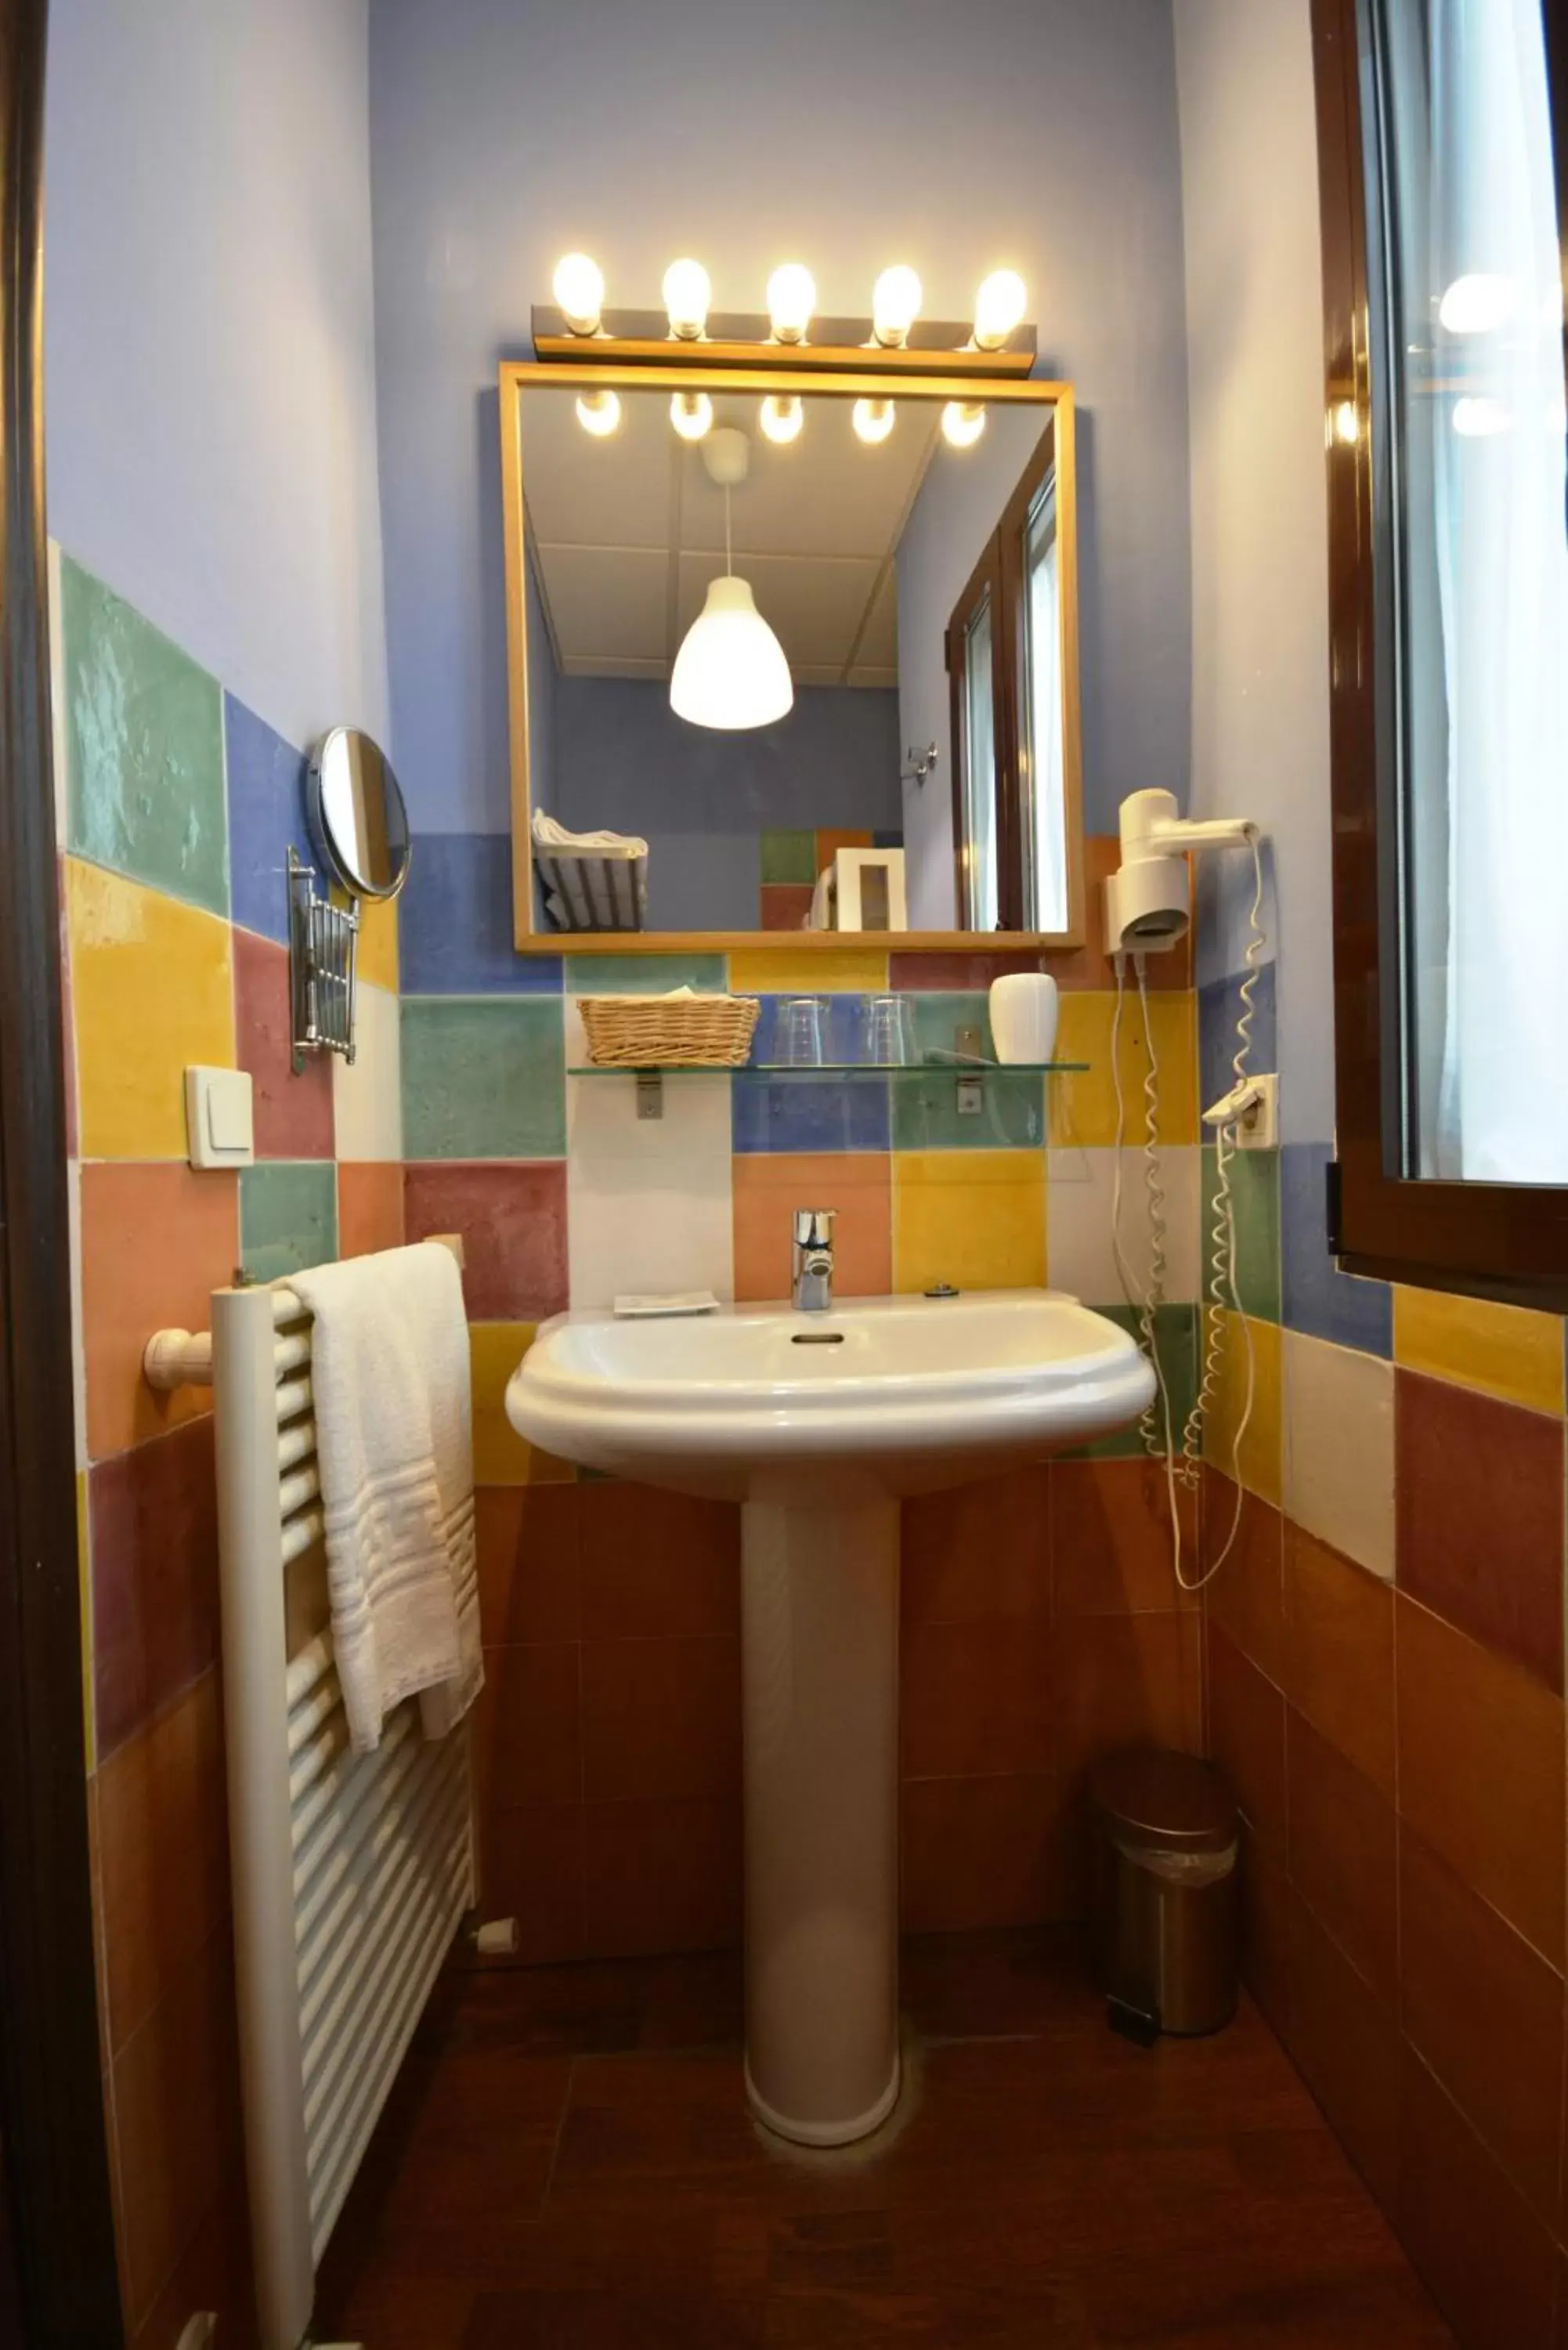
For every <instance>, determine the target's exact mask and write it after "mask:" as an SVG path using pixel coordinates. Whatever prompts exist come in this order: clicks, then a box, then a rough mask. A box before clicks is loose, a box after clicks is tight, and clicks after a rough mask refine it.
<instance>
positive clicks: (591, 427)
mask: <svg viewBox="0 0 1568 2350" xmlns="http://www.w3.org/2000/svg"><path fill="white" fill-rule="evenodd" d="M577 422H578V423H579V424H580V425H581V426H582V428H583V431H584V432H591V433H592V434H593V436H594V439H595V440H596V441H606V440H607V439H608V438H609V435H610V434H611V433H612V432H614V431H615V429H616V426H617V425H618V423H619V422H620V401H619V400H618V398H617V397H616V395H615V393H614V392H613V391H585V392H580V393H579V394H578V396H577Z"/></svg>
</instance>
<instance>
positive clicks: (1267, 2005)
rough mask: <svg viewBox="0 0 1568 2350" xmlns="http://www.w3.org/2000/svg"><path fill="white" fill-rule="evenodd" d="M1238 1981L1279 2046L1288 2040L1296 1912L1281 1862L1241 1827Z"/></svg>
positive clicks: (1287, 2042) (1246, 1828) (1295, 1900)
mask: <svg viewBox="0 0 1568 2350" xmlns="http://www.w3.org/2000/svg"><path fill="white" fill-rule="evenodd" d="M1240 1873H1241V1980H1242V1981H1243V1982H1244V1983H1245V1984H1246V1986H1247V1989H1248V1990H1249V1991H1251V1995H1252V1997H1253V1999H1254V2000H1256V2002H1257V2003H1258V2005H1259V2007H1261V2008H1262V2012H1263V2013H1264V2014H1265V2015H1266V2016H1267V2017H1268V2019H1269V2022H1271V2023H1272V2025H1273V2027H1274V2030H1275V2032H1276V2033H1278V2034H1279V2037H1280V2038H1281V2040H1282V2041H1283V2042H1285V2043H1286V2044H1287V2045H1288V2044H1289V2042H1290V2036H1291V1968H1292V1939H1293V1934H1294V1931H1295V1912H1296V1910H1297V1908H1299V1906H1300V1905H1299V1903H1298V1902H1297V1899H1296V1897H1295V1895H1294V1893H1293V1891H1292V1889H1291V1881H1290V1878H1289V1877H1287V1876H1286V1874H1285V1870H1284V1866H1283V1864H1282V1862H1281V1861H1277V1860H1274V1859H1273V1858H1272V1857H1271V1856H1270V1854H1269V1853H1268V1852H1267V1851H1266V1849H1265V1848H1264V1847H1263V1846H1262V1845H1261V1844H1259V1842H1258V1840H1257V1838H1256V1837H1255V1836H1254V1835H1252V1834H1251V1831H1250V1829H1249V1828H1248V1826H1247V1825H1246V1822H1245V1821H1243V1822H1242V1824H1241V1872H1240Z"/></svg>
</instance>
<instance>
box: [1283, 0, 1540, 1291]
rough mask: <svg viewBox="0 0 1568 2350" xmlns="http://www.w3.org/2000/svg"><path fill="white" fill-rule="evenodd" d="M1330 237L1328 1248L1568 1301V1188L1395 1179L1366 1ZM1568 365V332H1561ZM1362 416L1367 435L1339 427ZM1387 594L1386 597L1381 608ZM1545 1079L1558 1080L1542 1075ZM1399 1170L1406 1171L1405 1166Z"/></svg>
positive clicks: (1328, 143)
mask: <svg viewBox="0 0 1568 2350" xmlns="http://www.w3.org/2000/svg"><path fill="white" fill-rule="evenodd" d="M1543 17H1544V23H1545V30H1546V56H1547V72H1548V77H1549V81H1550V85H1551V88H1552V148H1553V160H1554V167H1555V177H1556V185H1557V213H1558V223H1559V245H1560V250H1561V253H1562V257H1563V280H1564V289H1565V293H1568V234H1565V233H1564V231H1565V224H1568V0H1543ZM1312 33H1313V57H1314V78H1315V84H1316V97H1317V130H1318V181H1319V202H1320V213H1321V223H1322V235H1323V296H1324V372H1325V386H1324V442H1325V447H1326V451H1327V494H1328V557H1329V616H1328V617H1329V748H1330V782H1331V804H1332V821H1333V913H1334V1091H1335V1110H1336V1121H1337V1139H1336V1144H1335V1157H1334V1159H1333V1160H1332V1161H1331V1164H1330V1169H1329V1198H1328V1202H1327V1210H1328V1239H1329V1246H1330V1249H1331V1250H1332V1251H1333V1253H1334V1254H1335V1255H1336V1256H1337V1257H1338V1258H1339V1260H1340V1263H1341V1264H1342V1265H1343V1267H1344V1268H1345V1271H1347V1272H1350V1273H1358V1274H1373V1275H1377V1276H1380V1277H1382V1278H1385V1279H1387V1280H1391V1281H1397V1282H1403V1283H1407V1284H1412V1285H1415V1286H1417V1287H1424V1288H1430V1289H1452V1290H1461V1291H1465V1292H1469V1293H1472V1294H1476V1295H1488V1296H1494V1297H1501V1298H1503V1299H1505V1300H1509V1301H1511V1302H1513V1303H1517V1304H1530V1305H1545V1306H1548V1307H1551V1308H1552V1309H1554V1310H1558V1311H1561V1310H1563V1309H1564V1308H1568V1185H1550V1186H1548V1185H1535V1184H1506V1183H1469V1182H1464V1183H1460V1182H1452V1181H1445V1180H1439V1179H1436V1178H1432V1177H1424V1176H1405V1175H1391V1174H1390V1173H1389V1172H1388V1166H1389V1163H1390V1159H1391V1158H1394V1157H1395V1154H1396V1150H1397V1136H1398V1135H1399V1133H1400V1131H1401V1129H1402V1120H1403V1114H1404V1109H1405V1068H1404V1052H1403V1042H1404V1040H1403V1037H1402V1035H1401V1032H1400V1022H1401V995H1400V984H1401V982H1400V972H1399V956H1400V954H1401V951H1402V942H1401V923H1400V906H1399V900H1398V888H1399V877H1398V861H1397V838H1398V825H1399V808H1398V805H1397V800H1396V797H1395V794H1396V790H1397V777H1396V773H1395V770H1396V767H1397V758H1396V756H1395V738H1394V735H1393V731H1392V724H1393V712H1392V707H1391V704H1392V702H1393V692H1392V691H1390V680H1391V673H1392V650H1391V626H1392V610H1391V605H1390V602H1389V598H1391V595H1392V587H1391V577H1392V566H1393V559H1394V557H1393V507H1392V503H1391V499H1390V497H1389V494H1388V490H1387V483H1388V480H1389V477H1390V473H1391V472H1392V468H1391V466H1390V464H1389V461H1388V453H1387V452H1386V450H1380V448H1379V445H1378V435H1379V434H1380V433H1383V432H1386V420H1385V419H1384V418H1382V417H1381V416H1380V415H1379V414H1377V413H1376V412H1375V410H1374V403H1373V397H1372V380H1373V379H1372V369H1373V358H1372V338H1373V336H1374V334H1375V333H1378V332H1381V331H1382V321H1381V320H1378V321H1376V322H1375V321H1374V317H1373V310H1372V293H1373V288H1374V285H1375V280H1376V257H1375V256H1369V251H1368V221H1367V197H1368V189H1367V185H1366V171H1365V167H1364V161H1363V155H1364V149H1363V143H1362V136H1363V118H1362V103H1361V88H1362V81H1361V32H1360V19H1359V11H1358V0H1312ZM1564 366H1565V370H1568V333H1565V336H1564ZM1347 404H1348V405H1349V406H1351V407H1353V408H1354V412H1355V420H1356V426H1357V430H1356V432H1355V436H1354V439H1353V440H1346V439H1342V438H1341V437H1340V436H1339V434H1338V432H1336V430H1335V421H1336V419H1337V417H1338V415H1339V413H1340V411H1342V410H1343V409H1344V408H1345V406H1346V405H1347ZM1380 598H1381V599H1383V603H1382V607H1381V608H1380ZM1535 1074H1536V1076H1537V1077H1538V1080H1539V1081H1547V1080H1548V1073H1545V1072H1540V1073H1535ZM1396 1163H1397V1162H1396Z"/></svg>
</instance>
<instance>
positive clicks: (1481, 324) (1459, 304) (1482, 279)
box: [1438, 270, 1519, 335]
mask: <svg viewBox="0 0 1568 2350" xmlns="http://www.w3.org/2000/svg"><path fill="white" fill-rule="evenodd" d="M1518 305H1519V288H1518V286H1516V285H1515V284H1514V282H1513V279H1512V278H1511V277H1499V276H1496V275H1494V274H1492V273H1490V272H1489V271H1486V270H1473V271H1471V272H1470V274H1469V276H1464V277H1456V278H1455V280H1454V282H1453V284H1452V285H1451V286H1449V290H1448V292H1447V293H1446V294H1445V295H1444V296H1443V298H1442V300H1441V301H1440V302H1439V303H1438V317H1439V318H1440V319H1441V320H1442V322H1443V324H1444V326H1445V327H1446V328H1448V330H1449V334H1450V335H1491V334H1495V333H1496V331H1497V329H1498V328H1499V327H1504V326H1506V325H1507V324H1508V321H1509V320H1510V318H1511V317H1512V316H1513V314H1514V311H1515V309H1516V308H1517V307H1518Z"/></svg>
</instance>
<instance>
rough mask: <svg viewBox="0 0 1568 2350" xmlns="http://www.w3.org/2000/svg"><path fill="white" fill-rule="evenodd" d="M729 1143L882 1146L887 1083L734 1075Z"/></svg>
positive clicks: (743, 1146)
mask: <svg viewBox="0 0 1568 2350" xmlns="http://www.w3.org/2000/svg"><path fill="white" fill-rule="evenodd" d="M732 1118H733V1121H734V1123H733V1136H734V1142H733V1147H734V1149H736V1150H737V1151H742V1152H750V1151H761V1150H886V1149H888V1083H887V1080H886V1078H882V1077H847V1078H846V1079H844V1080H843V1081H842V1082H841V1083H838V1084H836V1083H835V1082H834V1080H833V1079H832V1078H831V1077H763V1076H749V1075H747V1074H746V1073H745V1072H744V1071H742V1072H741V1073H740V1074H739V1075H738V1076H736V1078H735V1082H734V1088H733V1102H732Z"/></svg>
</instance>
